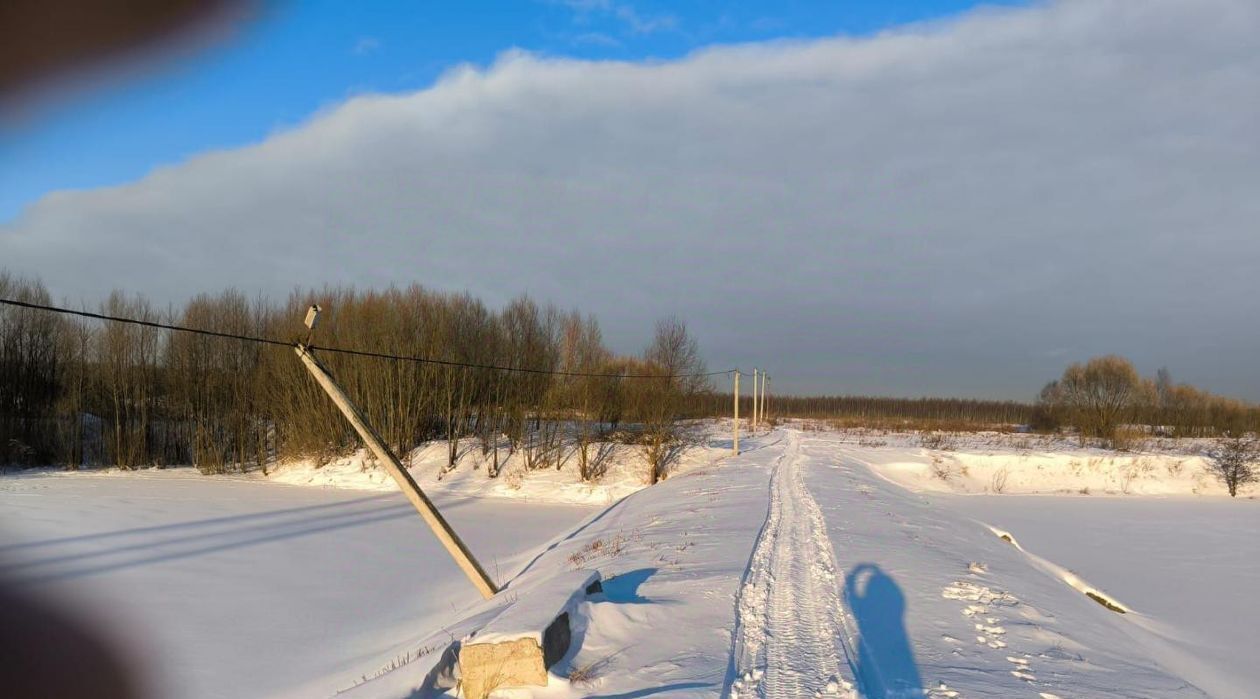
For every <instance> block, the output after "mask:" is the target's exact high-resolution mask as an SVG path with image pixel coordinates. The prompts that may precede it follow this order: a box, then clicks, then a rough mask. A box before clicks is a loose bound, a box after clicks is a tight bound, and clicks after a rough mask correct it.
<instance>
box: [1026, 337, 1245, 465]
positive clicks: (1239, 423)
mask: <svg viewBox="0 0 1260 699" xmlns="http://www.w3.org/2000/svg"><path fill="white" fill-rule="evenodd" d="M1033 421H1034V424H1036V425H1037V426H1039V427H1042V428H1045V429H1056V428H1058V427H1060V426H1067V427H1072V428H1074V429H1075V430H1076V431H1077V433H1078V434H1080V435H1081V437H1082V438H1091V437H1093V438H1098V439H1101V440H1104V441H1106V442H1109V443H1111V444H1112V445H1113V446H1123V442H1124V441H1125V440H1126V439H1127V438H1128V436H1129V433H1130V431H1131V430H1133V429H1134V428H1139V429H1140V430H1142V431H1149V432H1154V433H1156V434H1162V435H1166V436H1170V437H1222V436H1223V437H1234V436H1241V435H1245V434H1247V433H1254V432H1257V431H1260V407H1258V406H1255V405H1252V404H1249V403H1245V402H1243V401H1240V400H1236V399H1233V398H1226V397H1223V396H1217V395H1213V394H1211V393H1209V392H1207V391H1204V390H1202V389H1198V388H1195V387H1194V386H1190V385H1187V384H1178V383H1174V382H1173V380H1172V377H1171V375H1170V374H1169V372H1168V370H1167V369H1161V370H1160V371H1159V373H1158V374H1157V375H1156V377H1155V378H1154V379H1148V378H1146V377H1143V376H1142V375H1141V374H1139V373H1138V371H1137V369H1136V368H1134V366H1133V364H1132V363H1130V362H1129V361H1128V360H1127V359H1125V358H1123V357H1118V356H1115V355H1108V356H1104V357H1095V358H1093V359H1090V360H1089V361H1087V362H1083V363H1077V364H1072V365H1071V366H1069V367H1068V368H1067V369H1065V370H1064V372H1063V375H1062V376H1061V377H1060V378H1059V379H1057V380H1055V381H1051V382H1050V383H1048V384H1046V386H1045V387H1044V388H1043V389H1042V390H1041V394H1040V396H1039V397H1038V400H1037V405H1036V410H1035V413H1034V416H1033Z"/></svg>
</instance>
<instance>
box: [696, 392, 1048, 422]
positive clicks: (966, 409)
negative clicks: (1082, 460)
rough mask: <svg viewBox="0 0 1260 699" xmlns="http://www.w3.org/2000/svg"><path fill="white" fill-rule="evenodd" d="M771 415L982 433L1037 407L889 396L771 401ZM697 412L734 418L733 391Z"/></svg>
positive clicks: (747, 407)
mask: <svg viewBox="0 0 1260 699" xmlns="http://www.w3.org/2000/svg"><path fill="white" fill-rule="evenodd" d="M741 394H742V395H741V396H740V399H741V400H740V414H741V415H751V414H752V412H751V411H752V398H751V396H748V395H747V394H746V392H743V391H741ZM770 400H771V403H772V405H771V410H770V411H769V412H770V414H771V415H773V416H775V417H784V418H804V419H810V420H834V421H839V422H843V423H846V424H852V425H855V426H867V427H886V428H889V429H895V428H898V427H901V428H908V429H917V428H925V429H926V428H930V429H978V428H983V427H991V426H995V425H1017V424H1023V423H1025V422H1027V420H1028V419H1029V416H1030V415H1031V414H1032V406H1031V405H1029V404H1027V403H1018V402H1015V401H994V400H974V399H967V398H889V397H883V396H843V395H832V396H788V395H785V396H779V395H774V396H772V397H771V399H770ZM696 402H697V405H696V408H695V410H694V411H693V412H695V413H696V414H706V415H713V416H718V415H729V414H730V412H731V402H732V397H731V394H730V393H725V394H722V395H717V394H698V395H697V397H696Z"/></svg>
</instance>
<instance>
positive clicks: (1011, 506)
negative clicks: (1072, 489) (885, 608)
mask: <svg viewBox="0 0 1260 699" xmlns="http://www.w3.org/2000/svg"><path fill="white" fill-rule="evenodd" d="M934 499H935V501H936V502H938V503H940V504H942V505H944V506H946V507H948V508H949V509H952V510H955V511H957V512H959V513H962V514H964V515H967V516H971V517H974V518H976V519H978V520H981V521H984V522H987V523H989V524H991V525H994V526H997V527H1000V528H1002V529H1004V530H1006V531H1009V532H1010V533H1011V534H1012V535H1014V536H1015V537H1016V539H1017V540H1018V541H1019V543H1020V544H1021V545H1022V546H1023V547H1024V548H1025V549H1027V550H1028V551H1030V552H1032V553H1034V554H1037V555H1039V556H1043V557H1045V558H1048V559H1050V560H1052V561H1054V562H1056V563H1058V564H1059V565H1062V566H1064V567H1066V568H1068V569H1070V570H1072V571H1075V572H1077V573H1078V574H1080V575H1081V576H1083V577H1085V578H1087V579H1088V580H1089V581H1090V582H1091V583H1093V584H1095V585H1097V586H1098V587H1100V588H1101V589H1103V590H1105V591H1106V592H1108V593H1110V594H1111V595H1113V596H1115V597H1116V598H1117V599H1118V600H1120V601H1121V602H1123V603H1124V604H1125V605H1126V606H1129V607H1131V608H1132V609H1133V610H1134V611H1135V612H1136V613H1137V615H1138V618H1139V619H1140V621H1141V623H1142V625H1143V626H1144V627H1145V628H1148V629H1150V630H1151V631H1152V632H1153V633H1154V638H1152V637H1151V636H1149V635H1140V636H1139V639H1140V640H1142V641H1144V642H1146V643H1148V644H1150V645H1151V652H1153V653H1160V654H1161V655H1162V656H1163V657H1165V658H1167V660H1168V662H1170V664H1173V665H1175V666H1176V668H1177V670H1178V671H1179V672H1181V674H1183V675H1184V676H1186V677H1189V678H1191V679H1193V680H1194V681H1195V682H1196V683H1197V684H1199V686H1201V687H1203V688H1204V689H1206V690H1208V691H1209V692H1210V693H1211V694H1212V695H1213V696H1216V697H1222V698H1226V697H1234V698H1236V699H1246V698H1248V697H1254V696H1256V691H1257V690H1256V688H1257V687H1260V665H1258V664H1257V663H1256V655H1255V654H1256V649H1257V648H1260V503H1257V502H1254V501H1229V500H1216V499H1200V498H1142V499H1131V498H1085V497H1074V498H1067V497H1042V496H1027V497H1026V496H970V497H937V498H934Z"/></svg>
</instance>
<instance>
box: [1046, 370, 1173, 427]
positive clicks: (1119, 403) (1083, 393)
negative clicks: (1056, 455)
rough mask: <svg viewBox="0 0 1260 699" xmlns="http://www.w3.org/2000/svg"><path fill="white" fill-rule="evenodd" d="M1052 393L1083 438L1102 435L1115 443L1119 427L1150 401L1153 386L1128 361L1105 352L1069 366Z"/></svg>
mask: <svg viewBox="0 0 1260 699" xmlns="http://www.w3.org/2000/svg"><path fill="white" fill-rule="evenodd" d="M1052 393H1053V396H1054V399H1055V400H1056V401H1058V404H1059V406H1060V407H1061V408H1062V409H1063V410H1064V412H1065V413H1066V415H1067V418H1068V420H1069V421H1070V422H1071V423H1072V424H1073V425H1074V426H1075V427H1076V428H1077V429H1078V430H1080V434H1081V437H1082V438H1085V437H1101V438H1103V439H1106V440H1110V441H1111V442H1112V443H1113V444H1114V443H1115V442H1116V440H1117V439H1118V433H1117V431H1118V429H1119V428H1120V426H1121V425H1123V424H1124V423H1125V422H1126V421H1127V420H1129V419H1131V418H1132V417H1133V416H1134V413H1135V410H1136V409H1137V408H1138V407H1139V406H1140V405H1144V404H1149V403H1150V402H1151V397H1152V395H1153V393H1154V388H1153V385H1152V384H1151V382H1149V381H1147V380H1145V379H1143V378H1142V377H1141V376H1140V375H1139V374H1138V372H1137V370H1136V369H1134V368H1133V364H1131V363H1130V362H1129V360H1127V359H1125V358H1123V357H1118V356H1116V355H1107V356H1105V357H1095V358H1093V359H1091V360H1089V361H1088V362H1085V363H1084V364H1073V365H1071V366H1069V367H1068V368H1067V369H1066V370H1064V372H1063V376H1062V378H1060V379H1059V381H1058V383H1057V387H1056V388H1055V389H1053V391H1052Z"/></svg>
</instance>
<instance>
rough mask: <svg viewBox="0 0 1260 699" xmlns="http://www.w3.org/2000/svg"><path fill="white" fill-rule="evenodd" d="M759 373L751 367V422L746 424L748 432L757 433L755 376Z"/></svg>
mask: <svg viewBox="0 0 1260 699" xmlns="http://www.w3.org/2000/svg"><path fill="white" fill-rule="evenodd" d="M758 375H759V372H758V370H757V368H756V367H753V391H752V420H751V421H750V422H749V423H748V431H749V432H756V431H757V376H758Z"/></svg>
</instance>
